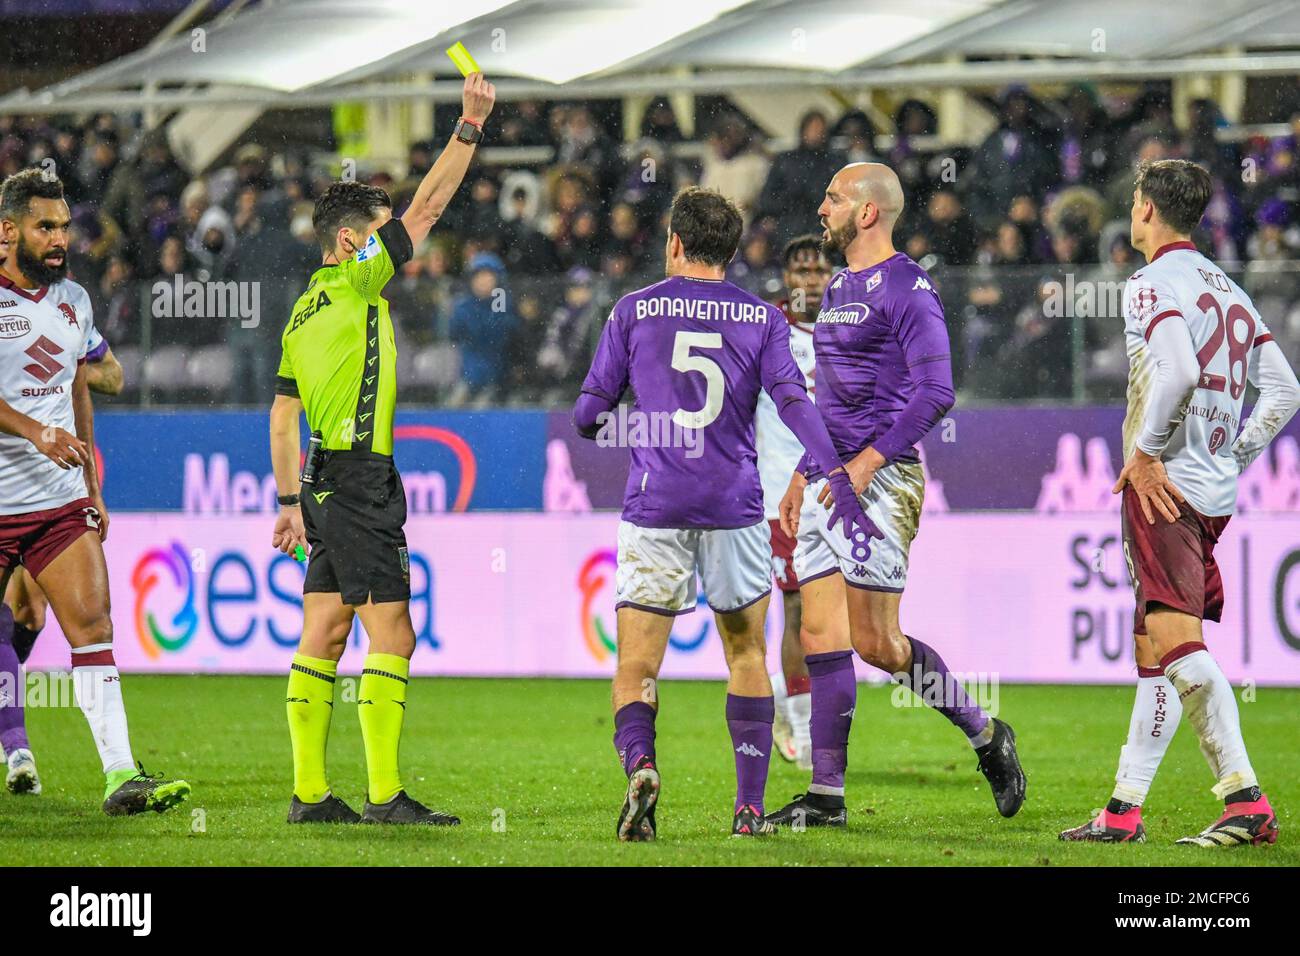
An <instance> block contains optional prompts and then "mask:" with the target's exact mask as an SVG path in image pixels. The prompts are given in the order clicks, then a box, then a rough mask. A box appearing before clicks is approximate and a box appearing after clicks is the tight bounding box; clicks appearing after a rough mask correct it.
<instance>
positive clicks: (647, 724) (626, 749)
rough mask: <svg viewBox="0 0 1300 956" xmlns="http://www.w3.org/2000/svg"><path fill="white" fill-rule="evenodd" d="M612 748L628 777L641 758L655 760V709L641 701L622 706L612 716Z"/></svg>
mask: <svg viewBox="0 0 1300 956" xmlns="http://www.w3.org/2000/svg"><path fill="white" fill-rule="evenodd" d="M614 748H615V749H616V750H617V751H618V759H619V760H620V761H622V763H623V772H624V773H625V774H627V775H628V776H629V777H630V776H632V771H633V770H634V769H635V768H636V765H637V762H638V761H639V760H640V759H641V758H642V757H649V758H650V760H651V762H653V761H654V759H655V709H654V708H653V707H651V706H650V705H649V704H647V703H644V702H643V701H639V700H638V701H635V702H633V703H631V704H624V705H623V706H622V707H620V708H619V709H618V713H616V714H615V715H614Z"/></svg>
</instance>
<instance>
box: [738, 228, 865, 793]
mask: <svg viewBox="0 0 1300 956" xmlns="http://www.w3.org/2000/svg"><path fill="white" fill-rule="evenodd" d="M781 264H782V271H781V277H782V279H783V281H784V282H785V286H786V296H785V298H784V299H782V300H781V302H779V303H778V304H777V308H779V309H780V310H781V311H782V312H784V313H785V317H786V321H787V322H788V323H789V325H790V352H791V354H793V355H794V361H795V364H796V365H798V366H799V370H800V371H801V372H803V374H804V384H805V385H806V386H807V388H808V398H809V399H810V400H811V399H814V398H815V387H816V383H815V380H814V375H815V355H814V351H813V329H814V323H815V322H816V320H817V310H818V308H820V306H821V301H822V293H823V292H825V291H826V283H827V282H829V281H830V277H831V273H832V272H833V271H834V270H833V269H832V268H831V265H830V263H829V262H828V261H827V260H826V255H825V253H824V252H823V251H822V242H821V239H820V238H819V237H818V236H815V235H812V234H811V233H809V234H807V235H803V236H797V237H795V238H794V239H791V240H790V241H789V242H787V243H786V244H785V248H784V249H783V250H782V251H781ZM754 445H755V448H756V449H757V451H758V476H759V478H760V479H761V480H762V482H763V517H765V518H766V519H767V523H768V526H769V527H770V528H771V544H772V574H773V576H774V577H775V578H776V586H777V588H778V590H780V592H781V605H782V611H783V620H784V627H783V630H782V633H781V670H780V671H778V672H777V673H774V674H772V675H771V678H772V697H773V700H774V702H775V704H776V719H775V720H774V721H773V723H772V745H773V746H774V747H775V748H776V752H777V753H778V754H780V755H781V756H782V757H784V758H785V759H786V760H790V761H793V762H794V763H796V764H798V766H799V767H800V769H803V770H811V769H812V738H811V736H810V730H809V722H810V720H811V719H812V695H811V693H810V690H809V686H810V685H809V677H808V666H807V664H806V663H805V662H804V653H803V644H802V642H801V640H800V637H799V631H800V623H801V610H802V604H801V602H800V599H799V578H798V576H797V575H795V573H794V549H795V540H794V538H792V537H790V536H789V535H788V534H786V533H785V532H784V531H783V530H781V521H780V506H781V496H782V495H783V494H785V489H786V486H787V485H788V484H789V482H790V474H791V472H793V471H794V469H795V467H796V466H797V465H798V463H799V459H800V457H801V456H802V455H803V446H802V445H800V444H799V440H798V439H797V438H795V437H794V434H793V433H792V432H791V431H790V429H788V428H786V427H785V425H783V424H782V423H781V419H780V417H779V416H778V415H777V413H776V406H775V405H773V404H772V400H771V399H770V398H768V397H767V394H766V393H763V394H761V395H759V397H758V414H757V416H756V417H755V419H754ZM840 626H841V629H842V630H843V632H844V633H845V634H847V633H848V618H847V617H843V616H841V625H840Z"/></svg>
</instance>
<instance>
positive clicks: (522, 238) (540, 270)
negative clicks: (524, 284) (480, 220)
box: [500, 178, 560, 275]
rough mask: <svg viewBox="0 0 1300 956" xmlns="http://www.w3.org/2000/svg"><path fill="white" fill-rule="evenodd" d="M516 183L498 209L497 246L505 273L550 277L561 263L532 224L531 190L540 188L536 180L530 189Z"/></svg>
mask: <svg viewBox="0 0 1300 956" xmlns="http://www.w3.org/2000/svg"><path fill="white" fill-rule="evenodd" d="M509 182H510V180H509V179H507V183H509ZM515 183H516V184H515V186H514V188H513V189H511V190H510V192H509V193H508V194H507V195H506V196H505V197H503V198H504V200H505V202H504V203H503V204H502V207H501V227H500V238H501V242H500V245H501V255H502V258H503V259H504V261H505V264H506V269H507V270H508V271H509V272H510V273H512V274H519V275H539V274H541V275H546V274H551V273H553V272H555V271H556V270H558V269H559V268H560V260H559V257H558V255H557V254H556V251H555V244H554V243H553V242H551V240H550V239H549V238H548V237H547V236H546V234H545V233H543V232H542V231H541V230H540V229H538V228H537V226H536V225H535V223H534V217H535V215H536V206H537V199H536V196H535V194H534V193H533V192H531V191H530V190H537V189H538V188H539V187H538V186H537V184H536V179H535V178H534V179H533V180H532V186H531V187H530V186H525V185H523V183H522V182H521V181H519V180H515Z"/></svg>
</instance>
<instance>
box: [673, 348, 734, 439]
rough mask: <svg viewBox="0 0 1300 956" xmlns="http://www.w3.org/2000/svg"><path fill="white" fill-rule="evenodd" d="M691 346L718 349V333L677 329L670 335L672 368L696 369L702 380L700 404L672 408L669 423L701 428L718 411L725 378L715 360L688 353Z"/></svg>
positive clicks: (718, 412) (682, 370) (719, 410)
mask: <svg viewBox="0 0 1300 956" xmlns="http://www.w3.org/2000/svg"><path fill="white" fill-rule="evenodd" d="M692 348H699V349H720V348H722V333H721V332H678V333H677V337H676V338H674V339H673V362H672V365H673V368H674V369H676V370H677V371H679V372H699V373H700V374H701V375H703V376H704V382H705V390H704V407H703V408H699V409H696V410H695V411H693V412H689V411H687V410H686V409H684V408H679V409H677V411H675V412H673V424H675V425H679V426H681V427H682V428H704V427H705V426H706V425H708V424H710V423H711V422H712V421H713V420H714V419H716V418H717V417H718V415H719V414H720V413H721V411H722V399H723V395H724V393H725V392H726V389H727V382H726V379H725V378H724V377H723V375H722V369H721V368H720V367H719V366H718V363H717V362H715V361H713V359H711V358H707V357H706V356H703V355H692V354H691V349H692Z"/></svg>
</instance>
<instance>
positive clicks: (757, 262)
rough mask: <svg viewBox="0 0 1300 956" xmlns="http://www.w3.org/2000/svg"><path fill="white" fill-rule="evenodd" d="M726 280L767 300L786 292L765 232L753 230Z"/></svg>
mask: <svg viewBox="0 0 1300 956" xmlns="http://www.w3.org/2000/svg"><path fill="white" fill-rule="evenodd" d="M828 181H829V180H828ZM823 188H824V187H823ZM727 279H728V280H730V281H731V282H734V283H735V284H736V285H738V286H740V287H741V288H742V289H744V290H745V291H746V292H751V293H753V294H754V295H756V296H759V297H761V298H764V299H769V300H771V299H773V298H775V297H779V296H780V295H781V294H783V293H784V291H785V286H784V285H783V284H782V282H781V267H780V264H779V262H778V261H777V257H776V254H775V253H774V252H773V250H772V237H771V236H770V235H769V234H768V232H767V231H766V230H764V229H751V230H750V231H749V233H748V234H747V235H746V236H745V238H744V240H743V241H742V242H741V244H740V254H739V255H738V256H736V258H734V259H732V260H731V263H730V264H729V265H728V266H727Z"/></svg>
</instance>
